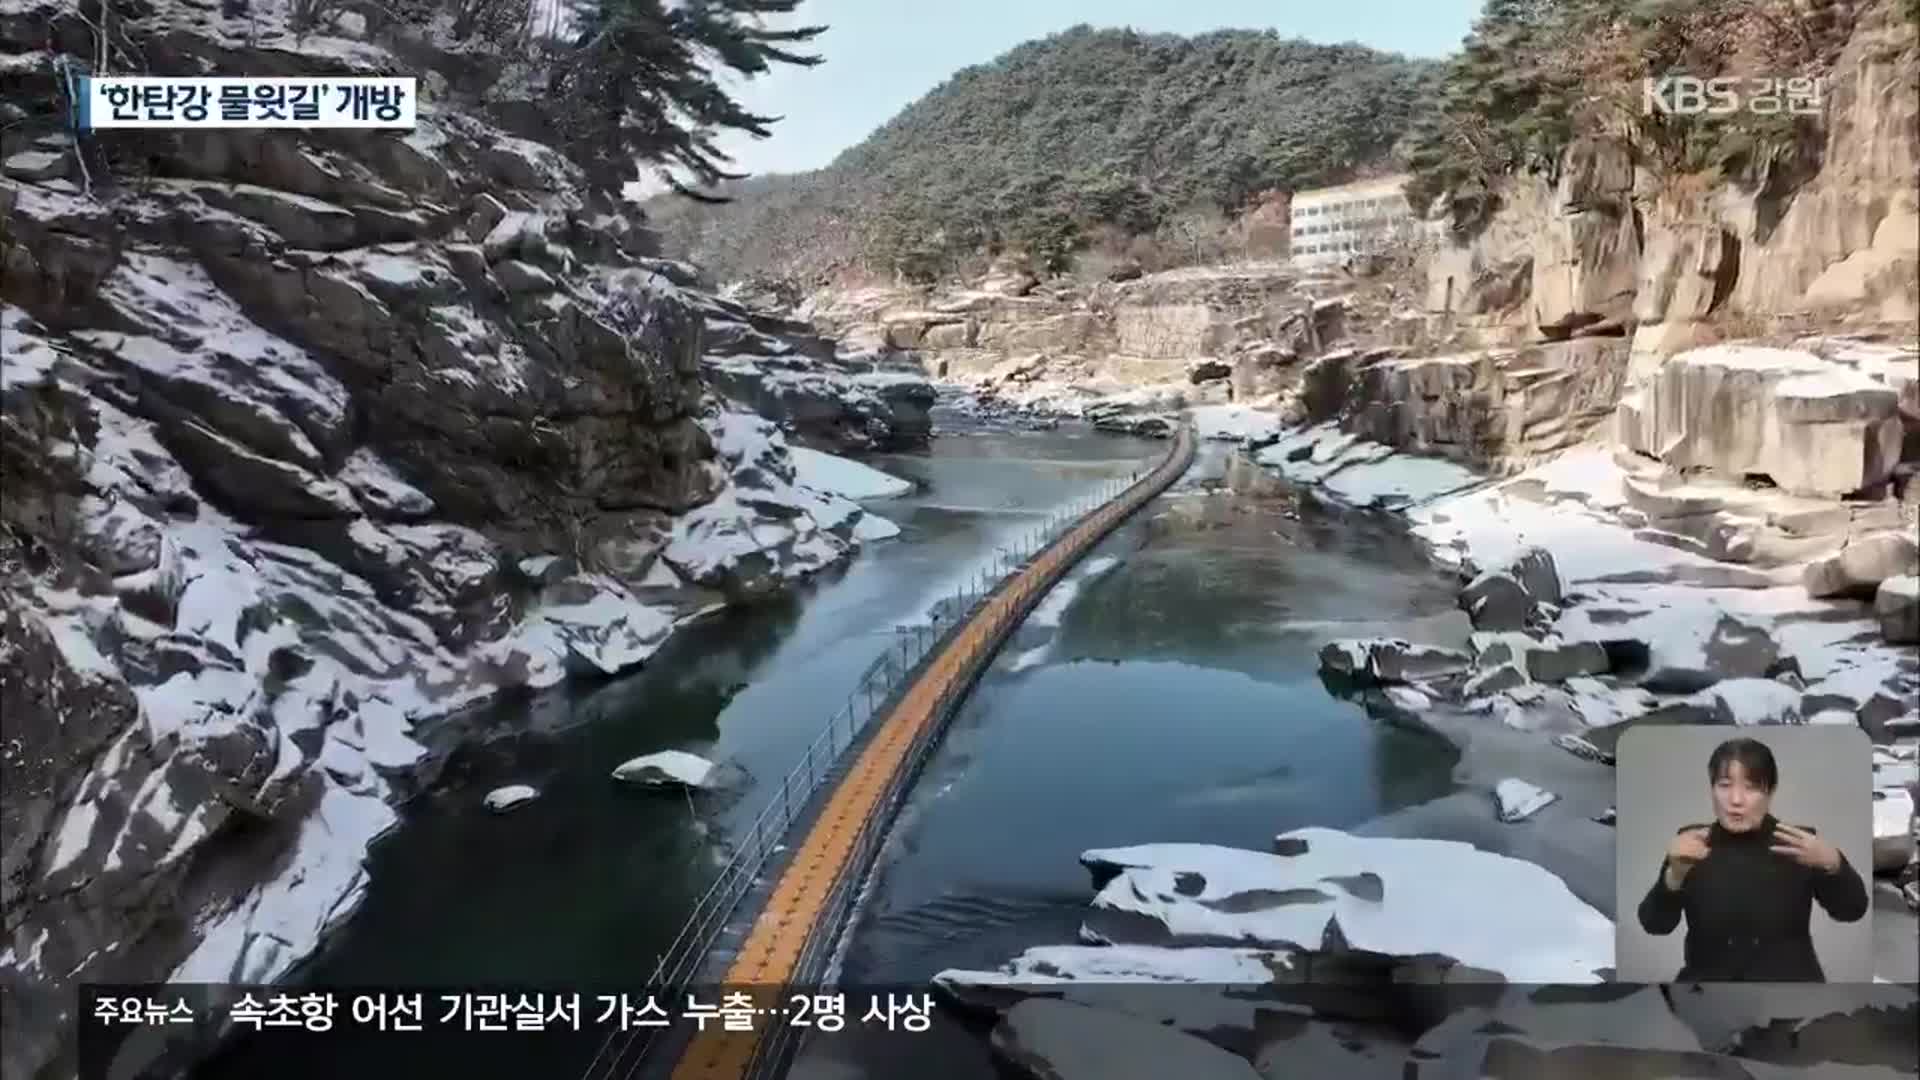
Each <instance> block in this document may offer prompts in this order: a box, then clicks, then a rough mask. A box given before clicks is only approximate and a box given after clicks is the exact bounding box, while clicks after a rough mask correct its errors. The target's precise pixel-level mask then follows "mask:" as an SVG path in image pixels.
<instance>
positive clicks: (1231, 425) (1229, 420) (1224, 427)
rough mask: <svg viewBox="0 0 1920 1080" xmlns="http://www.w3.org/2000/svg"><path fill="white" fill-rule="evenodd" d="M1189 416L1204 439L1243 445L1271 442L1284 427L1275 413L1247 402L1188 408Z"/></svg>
mask: <svg viewBox="0 0 1920 1080" xmlns="http://www.w3.org/2000/svg"><path fill="white" fill-rule="evenodd" d="M1187 417H1188V419H1189V420H1191V421H1192V422H1193V426H1194V431H1195V433H1196V434H1198V435H1199V437H1200V438H1202V439H1217V440H1223V441H1227V442H1237V443H1242V444H1246V443H1262V442H1271V441H1273V440H1274V439H1277V438H1279V437H1280V433H1281V431H1282V430H1284V428H1285V425H1284V424H1283V423H1282V421H1281V419H1280V417H1279V416H1277V415H1275V414H1274V413H1271V412H1268V411H1266V410H1264V409H1255V408H1252V407H1250V406H1246V405H1199V406H1195V407H1194V408H1192V409H1189V410H1187Z"/></svg>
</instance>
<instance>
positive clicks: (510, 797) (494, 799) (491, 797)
mask: <svg viewBox="0 0 1920 1080" xmlns="http://www.w3.org/2000/svg"><path fill="white" fill-rule="evenodd" d="M539 797H540V792H538V791H537V790H535V789H534V788H533V787H532V786H531V785H528V784H508V785H506V786H505V787H497V788H494V789H493V790H492V791H489V792H487V797H486V798H485V799H483V800H481V803H482V805H484V806H485V807H486V808H487V809H489V810H491V811H493V812H494V813H496V814H504V813H506V812H507V811H509V810H516V809H518V808H520V807H522V806H525V805H526V804H527V803H530V802H532V801H533V800H535V799H537V798H539Z"/></svg>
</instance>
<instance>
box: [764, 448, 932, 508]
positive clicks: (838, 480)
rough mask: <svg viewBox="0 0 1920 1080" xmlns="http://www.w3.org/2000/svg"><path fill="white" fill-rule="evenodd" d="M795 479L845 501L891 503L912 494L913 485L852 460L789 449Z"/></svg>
mask: <svg viewBox="0 0 1920 1080" xmlns="http://www.w3.org/2000/svg"><path fill="white" fill-rule="evenodd" d="M787 453H788V454H789V455H791V456H792V457H793V467H794V470H795V479H796V480H797V481H798V482H799V483H802V484H805V485H806V486H807V487H810V488H812V489H814V490H815V491H822V492H826V493H828V494H832V495H838V496H840V497H842V498H846V499H891V498H894V497H896V496H900V495H905V494H907V493H909V492H911V491H912V490H913V482H912V481H909V480H902V479H900V478H899V477H897V476H889V475H887V474H886V473H883V472H881V471H880V470H879V469H876V468H874V467H872V466H871V465H865V464H862V463H860V462H858V461H854V460H853V459H851V458H843V457H838V456H835V455H833V454H825V453H821V452H820V451H818V450H810V449H808V448H806V447H804V446H790V447H788V448H787Z"/></svg>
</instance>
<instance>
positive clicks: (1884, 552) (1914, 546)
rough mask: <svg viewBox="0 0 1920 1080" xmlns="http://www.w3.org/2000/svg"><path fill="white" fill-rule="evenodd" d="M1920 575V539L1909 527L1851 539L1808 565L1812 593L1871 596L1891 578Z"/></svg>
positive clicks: (1807, 578) (1805, 577)
mask: <svg viewBox="0 0 1920 1080" xmlns="http://www.w3.org/2000/svg"><path fill="white" fill-rule="evenodd" d="M1914 574H1920V539H1916V538H1915V537H1914V535H1913V534H1912V532H1910V531H1907V530H1900V531H1889V532H1879V533H1872V534H1869V535H1867V536H1862V537H1858V538H1855V539H1853V540H1850V541H1848V542H1847V545H1846V546H1845V547H1843V548H1841V549H1840V550H1839V551H1838V552H1835V553H1834V554H1832V555H1829V556H1827V557H1826V558H1824V559H1816V560H1814V561H1813V562H1810V563H1808V564H1807V568H1806V572H1805V574H1804V577H1803V579H1802V580H1804V581H1805V583H1806V586H1807V595H1808V596H1856V597H1862V598H1871V597H1872V596H1873V595H1874V591H1875V590H1876V589H1877V588H1878V587H1879V585H1880V583H1881V582H1883V581H1885V580H1887V579H1888V578H1898V577H1911V576H1913V575H1914Z"/></svg>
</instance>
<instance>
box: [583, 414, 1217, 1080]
mask: <svg viewBox="0 0 1920 1080" xmlns="http://www.w3.org/2000/svg"><path fill="white" fill-rule="evenodd" d="M1192 451H1193V441H1192V435H1191V432H1190V430H1189V429H1186V428H1182V429H1181V431H1180V434H1179V436H1178V438H1177V439H1176V445H1175V446H1174V448H1173V449H1172V450H1171V451H1170V453H1169V454H1168V456H1167V458H1166V459H1164V460H1163V461H1162V462H1161V463H1160V464H1159V465H1158V466H1156V467H1155V468H1153V469H1150V470H1136V471H1135V472H1133V473H1132V474H1130V475H1129V476H1127V477H1124V478H1116V479H1115V480H1114V481H1112V482H1110V483H1108V484H1106V485H1103V486H1102V487H1101V489H1100V490H1099V491H1097V492H1095V493H1093V494H1091V495H1088V496H1084V497H1082V498H1078V499H1075V500H1074V501H1073V502H1072V503H1071V504H1069V506H1068V507H1067V508H1065V509H1064V510H1063V511H1061V512H1060V513H1057V514H1056V515H1054V516H1053V517H1052V518H1050V519H1048V521H1047V522H1046V523H1045V524H1043V525H1042V526H1041V527H1040V528H1038V529H1036V530H1035V531H1034V532H1033V533H1031V534H1028V535H1027V536H1024V537H1022V538H1021V539H1020V540H1018V541H1016V542H1015V543H1013V544H1012V545H1008V546H1003V547H1001V548H999V549H997V551H998V554H999V555H1000V558H998V559H996V560H995V561H994V563H993V564H992V565H991V566H989V567H987V568H983V569H982V570H981V571H980V572H978V573H976V574H975V575H973V576H972V577H971V578H970V579H969V580H968V581H967V582H966V583H964V584H962V585H961V586H959V587H958V589H957V590H956V592H955V594H954V597H953V603H952V606H951V608H950V609H949V612H948V613H947V614H946V615H945V616H943V615H942V614H939V613H936V615H935V623H936V624H938V623H942V622H944V624H945V625H944V627H937V626H925V627H915V628H913V629H912V631H911V632H910V633H908V634H904V635H902V637H901V640H900V643H899V645H898V646H897V648H894V647H890V648H889V649H888V650H887V651H886V652H885V653H883V654H882V655H881V657H880V658H879V659H878V660H877V661H876V662H875V664H874V665H873V667H871V668H870V669H869V670H868V673H867V675H866V676H865V677H863V679H862V681H861V685H860V686H859V687H858V688H856V689H855V690H854V692H853V693H851V694H849V695H848V698H847V702H846V704H845V705H843V706H842V707H841V708H840V709H839V710H837V711H836V712H835V713H834V714H833V715H832V717H830V718H829V720H828V722H827V724H826V726H825V727H824V728H823V729H822V730H821V731H820V733H819V734H818V735H816V736H815V737H814V739H813V740H812V741H811V742H809V743H808V744H807V747H806V749H805V751H804V752H803V754H802V756H801V760H800V761H799V762H798V763H797V764H796V765H795V766H794V767H793V769H792V770H791V771H789V772H788V773H787V774H786V776H785V777H783V778H782V780H781V782H780V787H779V790H778V792H777V793H776V794H774V795H773V796H772V797H771V798H770V799H769V800H768V802H767V804H766V806H765V807H763V808H762V809H761V811H760V813H759V814H758V815H757V816H756V817H755V818H754V820H753V822H752V824H751V825H750V826H748V828H747V830H746V831H745V833H744V834H743V836H742V838H741V840H740V843H739V846H737V847H736V848H735V850H734V851H733V853H732V855H731V856H730V857H729V858H728V859H727V861H726V862H725V863H724V864H723V865H722V866H721V868H720V871H719V872H718V874H716V876H715V878H714V880H713V882H712V883H711V884H710V885H709V886H708V888H707V889H706V891H705V892H704V893H703V894H702V895H701V896H700V898H699V899H698V900H697V901H695V903H694V906H693V908H692V910H691V911H690V912H689V914H688V916H687V918H686V920H685V921H684V922H683V923H682V925H681V928H680V931H679V933H677V934H676V935H675V936H674V938H673V940H672V941H671V942H670V943H669V944H668V946H667V948H666V949H665V950H664V951H663V952H662V954H661V955H660V957H659V960H658V962H657V963H656V964H655V966H654V969H653V972H652V973H651V975H650V976H649V978H648V980H647V987H648V989H649V991H651V992H652V993H654V994H655V995H659V994H660V993H661V992H663V991H664V992H665V993H666V996H667V1000H670V1001H671V1000H676V999H677V997H678V996H679V995H680V994H681V993H683V992H684V991H685V990H686V989H687V987H688V986H689V985H691V984H692V982H693V979H694V976H695V975H696V974H697V973H698V970H699V967H700V965H701V963H702V962H703V961H705V960H706V959H708V957H709V956H710V955H711V954H712V952H713V950H714V947H715V945H716V944H717V942H718V940H719V938H720V936H721V935H722V934H723V933H724V932H725V931H726V928H727V925H728V922H729V920H730V919H731V918H732V916H733V915H734V914H735V912H736V911H737V910H738V909H739V906H740V904H741V902H742V901H743V900H744V899H745V898H746V897H747V895H749V894H750V893H751V892H752V890H753V888H754V887H755V885H756V884H758V883H759V881H760V880H761V874H762V872H763V871H764V870H765V869H766V868H767V865H768V863H769V862H771V861H772V860H773V857H774V856H775V855H776V854H778V853H779V852H780V851H781V850H782V845H781V841H782V840H783V839H785V837H786V836H787V834H788V833H789V832H790V831H791V829H792V827H793V825H794V823H795V821H796V820H798V819H801V818H804V817H805V811H806V810H807V809H808V807H809V804H810V802H811V801H812V800H813V798H814V797H815V796H816V795H817V794H819V793H820V791H821V789H822V787H823V786H825V784H826V781H827V780H828V779H830V778H831V777H832V776H833V775H834V774H835V772H836V771H837V770H838V769H839V768H840V767H841V766H842V765H843V764H845V763H846V761H847V760H848V759H849V755H848V753H847V751H848V750H850V749H852V748H853V747H854V746H855V745H856V744H859V743H861V742H862V741H863V738H864V737H866V736H868V735H871V734H873V733H874V732H876V731H878V730H879V729H880V728H881V727H882V726H883V725H878V724H875V723H874V719H875V718H876V717H880V718H884V717H886V716H887V715H888V714H889V713H891V712H892V711H893V709H894V708H895V707H896V706H897V705H898V704H899V701H900V698H901V697H902V696H903V695H904V694H905V693H906V691H907V690H909V689H910V688H911V687H913V686H914V684H915V683H916V681H917V680H918V679H919V678H920V676H921V675H922V674H923V673H924V669H925V668H926V667H927V666H928V665H929V664H930V663H931V662H932V661H933V660H934V659H936V658H938V657H939V656H941V654H942V652H943V651H944V649H945V648H946V646H947V645H948V644H949V643H951V642H952V641H953V640H954V639H956V638H957V637H958V635H959V634H960V633H961V631H963V630H964V629H965V628H967V627H968V626H969V625H970V624H971V623H972V622H973V621H974V620H975V618H976V617H977V616H978V615H979V613H980V612H981V610H982V609H983V608H985V607H986V606H987V605H988V604H990V603H991V602H992V601H994V600H995V599H996V598H997V597H999V596H1001V595H1002V594H1003V593H1005V592H1006V591H1007V590H1008V589H1013V590H1015V592H1016V594H1017V595H1016V600H1015V603H1014V605H1013V606H1012V607H1011V608H1010V609H1009V611H1010V612H1012V613H1013V614H1012V617H1011V618H1009V619H1006V620H1004V622H1003V624H1002V625H1000V626H997V627H995V629H994V632H993V633H992V634H991V635H989V636H988V637H987V638H985V639H976V641H977V644H976V646H975V647H974V648H973V650H972V652H971V653H970V654H969V655H968V656H967V658H966V660H965V663H964V665H963V667H964V674H963V675H962V677H960V678H957V679H954V680H953V681H952V682H950V683H949V684H948V686H947V687H945V688H944V689H943V690H942V692H941V694H940V696H939V697H938V699H937V704H936V705H935V710H936V712H935V719H934V722H932V723H929V724H928V725H927V726H926V727H925V728H924V729H923V730H921V731H920V732H919V733H917V734H916V736H915V738H914V740H913V742H912V743H911V744H910V746H909V749H908V750H907V756H906V758H905V759H904V761H903V764H902V767H901V768H900V769H899V770H898V771H897V773H896V775H895V776H894V777H893V778H892V779H891V781H890V783H889V785H888V787H887V789H886V791H885V793H884V794H883V795H882V796H881V799H880V803H879V805H878V807H877V808H876V810H877V812H876V813H875V814H874V815H873V816H872V817H871V818H869V819H868V820H867V822H866V823H865V824H864V825H863V826H862V829H861V832H860V833H859V835H858V837H857V839H856V840H855V842H854V846H853V851H852V852H851V857H850V858H849V859H848V860H847V863H846V866H845V868H843V872H842V874H841V875H840V877H839V878H838V879H837V880H836V881H835V883H834V886H833V889H832V893H831V895H830V897H829V899H828V901H827V903H826V904H825V905H824V906H823V907H822V909H821V912H820V915H821V916H822V918H820V919H819V920H818V924H817V925H815V926H813V927H810V928H809V931H808V939H807V942H806V945H805V947H804V948H803V949H802V952H801V955H800V959H799V962H798V964H797V965H796V969H795V971H794V973H793V976H794V978H791V979H789V984H790V985H791V984H793V983H794V982H795V981H798V982H805V981H808V980H809V979H815V980H817V979H818V978H819V977H820V976H821V975H823V974H824V973H825V971H826V968H827V966H828V964H829V961H830V960H831V956H832V948H831V947H832V945H833V943H834V942H835V941H836V940H837V938H838V932H839V929H840V926H841V923H842V922H843V921H844V919H845V916H846V914H847V913H848V912H849V911H850V909H851V907H852V903H853V900H854V899H855V897H856V895H857V892H858V888H857V886H858V884H859V883H860V882H861V881H863V880H864V879H865V877H866V875H867V871H868V870H869V869H870V867H871V865H872V862H873V860H874V858H875V856H877V854H878V851H879V848H880V845H881V842H882V841H883V840H884V838H885V835H886V833H887V831H888V829H889V828H890V827H891V823H892V819H893V816H894V814H895V812H896V811H897V809H898V805H899V803H900V801H901V799H902V798H903V796H904V795H905V793H906V790H907V788H908V787H909V786H910V784H911V782H912V778H913V777H914V776H915V775H917V774H918V772H919V770H920V767H921V766H922V765H923V764H924V758H925V757H926V754H927V751H928V749H929V748H930V747H931V746H932V744H933V743H934V742H936V741H937V740H938V739H939V737H940V735H941V734H942V733H943V732H944V729H945V727H946V724H947V722H948V721H949V720H950V719H951V716H952V714H953V712H954V711H955V706H956V705H957V704H958V703H959V701H960V700H961V699H962V698H963V697H964V695H965V693H966V690H967V688H968V687H970V686H971V684H972V682H973V681H974V679H975V678H977V677H978V675H979V672H980V670H981V669H983V668H984V666H985V664H984V661H985V660H987V659H990V658H991V656H992V655H993V653H994V652H995V651H996V650H997V649H998V647H999V645H1000V643H1001V641H1002V640H1003V639H1004V637H1005V635H1006V634H1008V633H1010V632H1011V631H1012V630H1013V629H1014V628H1016V627H1017V626H1018V625H1019V624H1020V622H1021V621H1022V620H1023V619H1024V618H1025V616H1026V614H1027V613H1028V611H1030V610H1031V608H1032V606H1033V605H1034V604H1037V603H1038V602H1039V600H1040V599H1041V598H1042V597H1043V596H1044V594H1045V593H1046V592H1047V591H1049V590H1050V589H1051V588H1052V586H1053V585H1054V584H1056V583H1057V581H1058V577H1059V576H1060V575H1062V574H1064V573H1065V572H1066V570H1067V569H1070V568H1071V566H1072V562H1071V561H1070V560H1069V561H1067V562H1065V563H1064V564H1063V565H1062V566H1060V567H1059V569H1058V573H1056V574H1053V575H1049V576H1046V577H1044V578H1036V577H1034V576H1032V575H1027V574H1024V573H1023V571H1024V570H1025V569H1026V568H1027V567H1028V566H1030V565H1031V564H1033V563H1034V562H1036V561H1038V560H1039V559H1040V558H1042V557H1043V556H1045V555H1046V554H1047V553H1048V552H1049V551H1052V550H1054V549H1055V547H1056V546H1057V545H1060V544H1063V543H1066V542H1067V541H1069V540H1070V539H1072V538H1073V537H1074V536H1075V534H1076V532H1077V531H1078V530H1087V529H1091V528H1096V527H1097V530H1098V532H1097V533H1096V534H1095V535H1094V539H1097V538H1098V535H1103V534H1104V533H1105V532H1106V530H1107V529H1108V528H1109V527H1110V526H1111V525H1112V524H1114V523H1117V521H1118V519H1119V518H1120V517H1124V516H1125V515H1126V514H1130V513H1131V512H1132V511H1133V510H1134V509H1136V508H1137V507H1138V506H1139V505H1141V504H1142V503H1144V502H1145V499H1146V498H1150V497H1151V494H1158V492H1159V491H1160V490H1162V489H1164V488H1165V486H1166V485H1167V484H1169V483H1171V482H1172V480H1173V479H1175V478H1177V477H1178V475H1179V473H1181V472H1184V471H1185V469H1186V467H1187V464H1188V462H1190V461H1191V458H1192ZM1176 465H1177V469H1175V466H1176ZM1169 470H1172V472H1171V475H1169ZM1149 490H1150V491H1151V494H1146V495H1144V497H1143V493H1145V492H1148V491H1149ZM1123 507H1124V510H1122V509H1121V508H1123ZM1116 511H1119V512H1118V513H1117V514H1116ZM1088 546H1091V545H1090V544H1089V545H1088ZM996 573H997V574H998V575H999V576H998V577H996V576H995V575H996ZM876 679H878V680H880V683H881V685H879V686H878V687H876V686H875V681H876ZM862 703H864V705H865V708H864V710H863V709H862V708H861V705H862ZM863 713H864V716H863V715H862V714H863ZM793 1030H794V1029H793V1028H792V1027H791V1026H788V1025H780V1026H779V1031H780V1033H781V1037H776V1038H775V1039H773V1040H761V1041H759V1043H758V1045H757V1046H756V1049H755V1055H754V1058H753V1064H752V1065H751V1066H750V1067H749V1075H762V1074H764V1072H765V1071H766V1069H767V1068H777V1067H778V1065H779V1064H780V1062H781V1060H782V1059H783V1058H784V1057H785V1053H786V1051H787V1050H789V1049H791V1048H792V1043H791V1039H792V1036H791V1034H789V1033H790V1032H792V1031H793ZM670 1031H671V1029H667V1028H646V1029H641V1030H636V1031H628V1032H615V1033H609V1035H608V1036H607V1037H606V1039H604V1040H603V1041H602V1043H601V1045H600V1047H599V1050H598V1052H597V1053H596V1054H595V1056H594V1058H593V1060H592V1062H590V1063H589V1065H588V1066H587V1069H586V1072H585V1074H584V1075H585V1076H586V1077H606V1078H609V1080H612V1078H615V1077H618V1078H621V1080H628V1078H631V1077H633V1076H634V1075H635V1074H636V1073H637V1072H638V1070H639V1069H640V1067H641V1066H642V1064H643V1062H644V1061H645V1060H646V1057H647V1054H648V1051H649V1050H651V1049H652V1048H653V1047H654V1045H655V1044H656V1043H658V1042H659V1041H660V1039H661V1038H663V1037H664V1036H665V1035H667V1034H668V1033H669V1032H670ZM616 1044H618V1045H617V1049H616ZM636 1050H637V1051H638V1052H637V1053H635V1051H636ZM610 1051H611V1056H609V1052H610ZM629 1059H631V1060H629Z"/></svg>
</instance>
